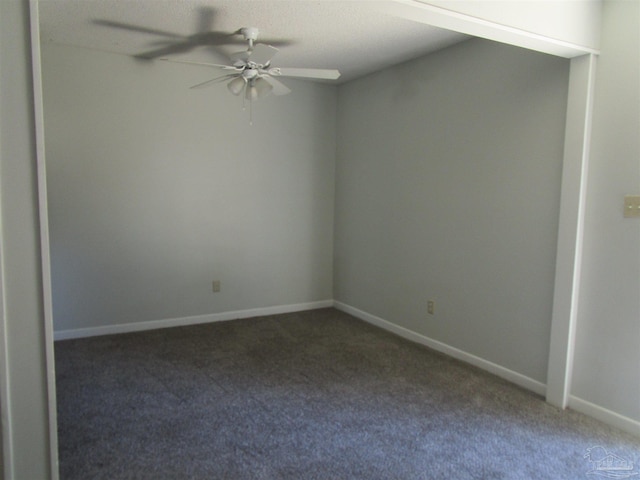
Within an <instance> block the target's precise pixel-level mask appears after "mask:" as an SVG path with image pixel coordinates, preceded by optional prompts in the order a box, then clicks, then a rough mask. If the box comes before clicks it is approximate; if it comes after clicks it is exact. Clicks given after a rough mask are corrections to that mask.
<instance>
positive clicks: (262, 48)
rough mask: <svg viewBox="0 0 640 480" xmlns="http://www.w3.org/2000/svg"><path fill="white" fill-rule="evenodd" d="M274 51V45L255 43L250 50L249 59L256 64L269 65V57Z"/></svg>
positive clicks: (271, 56)
mask: <svg viewBox="0 0 640 480" xmlns="http://www.w3.org/2000/svg"><path fill="white" fill-rule="evenodd" d="M276 53H278V49H277V48H276V47H272V46H271V45H267V44H264V43H257V44H256V45H255V46H254V47H253V50H252V51H251V56H250V57H249V61H251V62H255V63H257V64H258V65H269V62H271V59H272V58H273V57H274V55H275V54H276Z"/></svg>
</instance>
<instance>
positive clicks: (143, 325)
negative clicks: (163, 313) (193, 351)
mask: <svg viewBox="0 0 640 480" xmlns="http://www.w3.org/2000/svg"><path fill="white" fill-rule="evenodd" d="M327 307H333V300H320V301H317V302H307V303H295V304H292V305H276V306H273V307H262V308H250V309H247V310H235V311H231V312H222V313H211V314H206V315H196V316H192V317H182V318H167V319H163V320H150V321H146V322H135V323H122V324H119V325H104V326H100V327H88V328H75V329H71V330H58V331H57V332H55V333H54V340H69V339H72V338H84V337H95V336H98V335H113V334H117V333H130V332H140V331H143V330H155V329H158V328H169V327H182V326H186V325H196V324H199V323H213V322H224V321H226V320H236V319H240V318H251V317H262V316H265V315H278V314H280V313H292V312H302V311H304V310H314V309H316V308H327Z"/></svg>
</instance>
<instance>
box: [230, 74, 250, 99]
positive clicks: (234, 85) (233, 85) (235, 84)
mask: <svg viewBox="0 0 640 480" xmlns="http://www.w3.org/2000/svg"><path fill="white" fill-rule="evenodd" d="M245 84H246V80H245V79H244V78H243V77H236V78H234V79H233V80H231V81H230V82H229V83H227V88H228V89H229V91H230V92H231V93H233V94H234V95H236V96H238V95H240V94H241V93H242V90H243V89H244V86H245Z"/></svg>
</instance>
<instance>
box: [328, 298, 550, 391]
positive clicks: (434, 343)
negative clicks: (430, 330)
mask: <svg viewBox="0 0 640 480" xmlns="http://www.w3.org/2000/svg"><path fill="white" fill-rule="evenodd" d="M334 306H335V308H337V309H338V310H341V311H343V312H345V313H348V314H350V315H353V316H354V317H357V318H359V319H360V320H364V321H365V322H367V323H370V324H372V325H375V326H377V327H380V328H382V329H384V330H387V331H389V332H392V333H395V334H396V335H399V336H401V337H403V338H406V339H407V340H411V341H413V342H416V343H419V344H421V345H425V346H427V347H429V348H432V349H434V350H437V351H438V352H441V353H444V354H446V355H449V356H450V357H453V358H457V359H458V360H462V361H463V362H466V363H469V364H471V365H474V366H476V367H479V368H481V369H483V370H486V371H488V372H491V373H493V374H494V375H496V376H498V377H500V378H504V379H505V380H508V381H510V382H511V383H515V384H516V385H519V386H521V387H523V388H526V389H527V390H530V391H532V392H535V393H537V394H538V395H542V396H544V395H545V394H546V390H547V387H546V385H545V384H544V383H542V382H539V381H537V380H534V379H533V378H529V377H527V376H525V375H522V374H520V373H518V372H514V371H513V370H509V369H508V368H505V367H502V366H500V365H498V364H496V363H493V362H490V361H488V360H485V359H483V358H480V357H477V356H475V355H472V354H470V353H467V352H465V351H463V350H460V349H458V348H455V347H452V346H450V345H447V344H446V343H442V342H440V341H438V340H434V339H432V338H429V337H426V336H424V335H422V334H420V333H416V332H414V331H413V330H409V329H407V328H404V327H401V326H399V325H396V324H394V323H391V322H389V321H387V320H384V319H382V318H380V317H376V316H375V315H372V314H370V313H367V312H364V311H362V310H359V309H357V308H355V307H352V306H350V305H347V304H344V303H342V302H338V301H335V302H334Z"/></svg>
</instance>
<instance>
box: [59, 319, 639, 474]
mask: <svg viewBox="0 0 640 480" xmlns="http://www.w3.org/2000/svg"><path fill="white" fill-rule="evenodd" d="M55 354H56V370H57V372H56V375H57V392H58V422H59V430H58V435H59V458H60V473H61V478H62V479H63V480H71V479H78V480H88V479H109V480H115V479H154V480H156V479H234V480H243V479H251V480H253V479H296V480H297V479H367V480H375V479H456V480H464V479H585V478H594V476H596V475H595V474H594V473H593V472H592V471H593V468H594V466H595V465H596V464H595V463H593V462H592V460H597V458H591V457H589V456H587V457H586V458H585V454H586V453H587V451H588V449H589V448H591V447H602V448H601V449H595V450H592V454H593V455H595V454H596V452H597V453H598V454H599V455H601V456H602V455H603V454H604V453H603V452H606V453H610V454H613V455H617V456H618V457H619V458H621V459H623V460H625V461H627V462H628V464H627V466H629V465H630V464H631V462H634V463H635V465H634V466H633V470H631V471H629V470H627V471H626V472H627V473H639V472H640V439H638V438H635V437H632V436H630V435H627V434H624V433H623V432H620V431H617V430H615V429H613V428H610V427H608V426H606V425H604V424H602V423H600V422H597V421H595V420H593V419H591V418H588V417H586V416H583V415H581V414H578V413H576V412H571V411H559V410H557V409H555V408H553V407H552V406H550V405H548V404H546V403H545V402H544V401H543V399H542V398H540V397H538V396H536V395H534V394H532V393H530V392H528V391H525V390H523V389H520V388H518V387H517V386H514V385H512V384H510V383H508V382H505V381H503V380H501V379H499V378H497V377H495V376H492V375H490V374H488V373H486V372H483V371H481V370H478V369H476V368H474V367H471V366H469V365H466V364H464V363H461V362H459V361H456V360H453V359H451V358H448V357H446V356H444V355H441V354H439V353H436V352H434V351H432V350H429V349H427V348H425V347H423V346H420V345H416V344H414V343H411V342H408V341H406V340H404V339H401V338H398V337H396V336H394V335H392V334H389V333H387V332H385V331H382V330H379V329H377V328H374V327H372V326H370V325H368V324H366V323H364V322H361V321H359V320H357V319H355V318H353V317H351V316H349V315H346V314H344V313H342V312H339V311H337V310H334V309H321V310H315V311H310V312H302V313H294V314H285V315H276V316H269V317H260V318H253V319H246V320H235V321H230V322H221V323H214V324H207V325H196V326H189V327H179V328H170V329H162V330H155V331H147V332H141V333H132V334H122V335H110V336H103V337H93V338H86V339H78V340H66V341H59V342H56V345H55ZM589 472H592V473H589ZM595 473H598V472H595ZM599 473H602V472H601V471H600V472H599ZM605 473H606V472H605ZM618 473H620V472H618ZM622 473H624V472H622ZM634 476H635V478H638V477H640V475H634ZM617 478H622V477H617ZM631 478H633V477H631Z"/></svg>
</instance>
